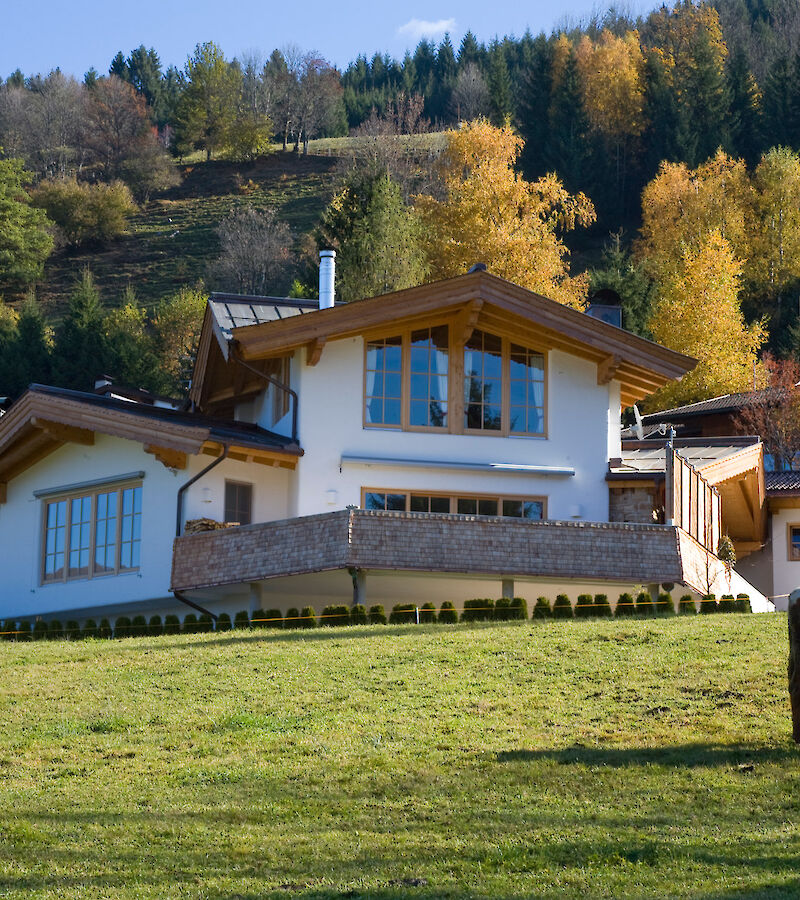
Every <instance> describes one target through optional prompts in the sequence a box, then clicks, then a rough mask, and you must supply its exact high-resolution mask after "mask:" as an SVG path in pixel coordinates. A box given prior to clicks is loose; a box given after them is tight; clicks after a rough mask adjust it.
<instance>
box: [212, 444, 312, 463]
mask: <svg viewBox="0 0 800 900" xmlns="http://www.w3.org/2000/svg"><path fill="white" fill-rule="evenodd" d="M202 452H203V453H205V454H206V455H207V456H219V455H220V454H221V453H222V444H219V443H217V442H216V441H207V442H206V443H205V444H204V445H203V450H202ZM228 458H229V459H235V460H237V461H239V462H253V463H260V464H262V465H267V466H275V465H277V466H282V467H283V468H287V469H294V468H295V467H296V466H297V460H298V459H299V457H298V455H297V454H296V453H285V452H283V451H281V450H268V449H265V448H261V447H245V446H243V445H240V444H231V445H229V447H228Z"/></svg>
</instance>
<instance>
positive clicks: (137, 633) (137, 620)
mask: <svg viewBox="0 0 800 900" xmlns="http://www.w3.org/2000/svg"><path fill="white" fill-rule="evenodd" d="M131 634H132V635H133V637H145V635H146V634H147V619H145V617H144V616H134V617H133V621H132V622H131Z"/></svg>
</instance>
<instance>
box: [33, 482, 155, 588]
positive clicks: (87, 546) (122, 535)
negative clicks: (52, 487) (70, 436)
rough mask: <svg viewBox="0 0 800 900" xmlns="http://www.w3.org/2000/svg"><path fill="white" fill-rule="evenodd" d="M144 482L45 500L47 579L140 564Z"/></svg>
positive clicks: (89, 575)
mask: <svg viewBox="0 0 800 900" xmlns="http://www.w3.org/2000/svg"><path fill="white" fill-rule="evenodd" d="M141 543H142V486H141V485H140V484H136V485H128V486H123V487H119V488H113V489H109V488H99V489H95V490H87V491H84V492H81V493H78V494H75V495H73V496H68V497H60V498H58V499H54V500H51V501H49V502H47V503H46V504H45V511H44V545H43V553H42V581H44V582H48V583H49V582H55V581H67V580H69V579H73V578H93V577H97V576H100V575H114V574H116V573H118V572H130V571H135V570H136V569H138V568H139V559H140V550H141Z"/></svg>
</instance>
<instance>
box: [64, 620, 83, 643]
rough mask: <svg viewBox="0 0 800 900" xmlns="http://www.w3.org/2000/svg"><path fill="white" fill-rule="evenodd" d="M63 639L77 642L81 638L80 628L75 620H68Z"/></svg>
mask: <svg viewBox="0 0 800 900" xmlns="http://www.w3.org/2000/svg"><path fill="white" fill-rule="evenodd" d="M64 637H65V638H66V639H67V640H68V641H79V640H80V639H81V637H82V635H81V626H80V625H79V624H78V622H76V621H75V619H70V620H69V621H68V622H67V624H66V625H65V627H64Z"/></svg>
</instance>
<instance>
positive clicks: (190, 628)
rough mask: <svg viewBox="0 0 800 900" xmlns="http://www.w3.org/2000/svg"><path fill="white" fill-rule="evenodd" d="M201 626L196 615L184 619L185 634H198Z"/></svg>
mask: <svg viewBox="0 0 800 900" xmlns="http://www.w3.org/2000/svg"><path fill="white" fill-rule="evenodd" d="M199 624H200V623H199V622H198V621H197V616H196V615H195V614H194V613H189V615H187V616H184V618H183V633H184V634H197V629H198V625H199Z"/></svg>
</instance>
